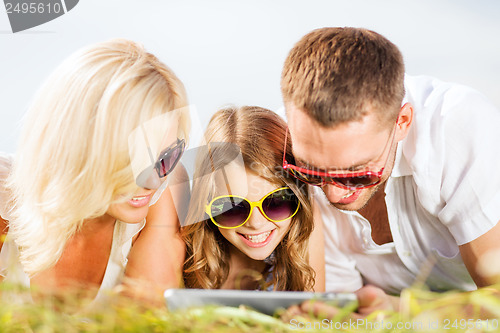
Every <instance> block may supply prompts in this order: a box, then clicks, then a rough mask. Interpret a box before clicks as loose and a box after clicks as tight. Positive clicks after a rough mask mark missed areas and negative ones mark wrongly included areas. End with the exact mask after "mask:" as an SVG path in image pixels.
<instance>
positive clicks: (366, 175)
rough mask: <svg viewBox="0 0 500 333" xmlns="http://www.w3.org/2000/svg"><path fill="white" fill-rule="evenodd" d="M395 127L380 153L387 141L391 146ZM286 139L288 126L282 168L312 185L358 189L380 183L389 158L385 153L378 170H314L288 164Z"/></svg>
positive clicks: (286, 137) (286, 135) (286, 136)
mask: <svg viewBox="0 0 500 333" xmlns="http://www.w3.org/2000/svg"><path fill="white" fill-rule="evenodd" d="M396 125H397V121H396ZM395 129H396V126H394V129H393V130H392V131H393V133H392V140H391V139H390V141H387V143H386V147H385V148H384V151H383V152H382V154H384V153H385V151H386V149H387V145H388V144H389V142H390V145H389V147H392V144H393V143H394V138H395V133H396V130H395ZM389 138H391V136H389ZM287 139H288V128H287V130H286V134H285V147H284V148H283V169H284V170H286V171H287V172H288V173H289V174H291V175H292V176H294V177H295V178H297V179H298V180H300V181H303V182H304V183H307V184H310V185H314V186H325V185H327V184H332V185H335V186H338V187H340V188H343V189H348V190H358V189H361V188H368V187H372V186H375V185H377V184H380V182H381V180H382V173H383V172H384V169H385V166H386V164H387V161H388V160H389V155H390V154H387V157H386V160H385V162H384V166H383V167H382V169H380V171H378V172H373V171H358V172H348V173H336V172H323V171H316V170H311V169H306V168H301V167H299V166H296V165H293V164H290V163H288V162H287V161H286V158H285V156H286V143H287ZM381 156H383V155H381Z"/></svg>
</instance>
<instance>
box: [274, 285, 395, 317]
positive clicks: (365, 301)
mask: <svg viewBox="0 0 500 333" xmlns="http://www.w3.org/2000/svg"><path fill="white" fill-rule="evenodd" d="M356 296H357V298H358V309H357V311H356V312H352V313H351V314H349V317H350V318H352V319H358V318H364V317H366V316H368V315H369V314H370V313H372V312H374V311H377V310H386V311H393V310H397V304H398V299H399V298H398V297H394V296H389V295H387V294H386V293H385V292H384V291H383V290H382V289H380V288H378V287H375V286H371V285H367V286H364V287H362V288H361V289H359V290H358V291H356ZM339 311H341V309H339V308H337V307H335V306H332V305H329V304H327V303H324V302H318V301H306V302H304V303H302V304H301V305H295V306H292V307H290V308H289V309H288V310H287V312H286V314H285V315H284V317H285V320H286V318H293V317H296V316H301V317H306V318H307V317H310V315H312V316H314V317H322V318H328V319H333V318H334V317H335V316H336V315H337V314H338V313H339ZM349 317H348V318H349ZM348 318H345V319H348Z"/></svg>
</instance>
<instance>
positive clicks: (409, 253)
mask: <svg viewBox="0 0 500 333" xmlns="http://www.w3.org/2000/svg"><path fill="white" fill-rule="evenodd" d="M403 254H404V255H405V256H407V257H411V252H409V251H405V252H404V253H403Z"/></svg>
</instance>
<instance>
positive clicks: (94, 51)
mask: <svg viewBox="0 0 500 333" xmlns="http://www.w3.org/2000/svg"><path fill="white" fill-rule="evenodd" d="M186 105H187V99H186V95H185V90H184V87H183V85H182V83H181V82H180V81H179V79H178V78H177V77H176V76H175V74H174V73H173V72H172V71H171V70H170V69H168V68H167V67H166V66H165V65H164V64H163V63H161V62H160V61H159V60H158V59H157V58H156V57H155V56H153V55H152V54H150V53H147V52H146V51H145V50H144V49H143V48H142V47H141V46H140V45H138V44H136V43H133V42H131V41H126V40H112V41H109V42H105V43H101V44H96V45H93V46H91V47H88V48H86V49H83V50H81V51H79V52H77V53H75V54H74V55H72V56H71V57H70V58H69V59H67V60H66V61H65V62H64V63H63V64H62V65H61V66H59V67H58V68H57V70H56V71H55V72H54V73H53V74H52V75H51V76H50V77H49V79H48V80H47V82H46V83H45V84H44V86H43V87H42V89H41V91H40V92H39V93H38V95H37V97H36V98H35V100H34V102H33V105H32V106H31V108H30V110H29V111H28V114H27V116H26V118H25V123H24V129H23V132H22V135H21V140H20V144H19V148H18V151H17V154H16V155H15V158H13V159H12V158H11V157H9V156H6V155H5V154H3V155H2V156H0V231H1V232H2V234H3V237H2V239H0V248H1V252H0V275H2V276H3V277H4V279H5V280H6V281H10V282H13V283H17V284H23V285H25V286H37V287H38V288H37V289H39V290H43V291H48V292H58V291H61V290H67V289H68V288H73V287H78V288H82V289H91V290H92V291H91V292H90V296H91V298H97V299H98V298H100V297H101V296H102V295H103V291H104V290H106V289H110V288H113V287H114V286H117V285H118V284H119V283H120V282H121V281H122V278H123V275H125V276H127V277H130V278H134V279H138V280H141V281H144V282H146V283H147V285H148V288H149V290H154V291H162V290H164V289H165V288H167V287H176V286H178V285H179V283H180V281H181V280H180V276H181V275H180V274H181V268H182V262H183V261H184V253H185V250H184V243H183V242H182V240H181V239H180V237H179V234H178V219H177V214H176V210H175V208H174V207H173V199H172V195H173V193H170V191H168V190H167V191H165V192H164V193H163V194H161V193H159V192H158V193H157V190H158V188H159V187H160V186H161V185H162V182H164V181H165V179H166V176H167V175H168V174H169V173H171V172H172V171H173V168H174V167H175V165H176V164H177V162H178V160H179V158H180V156H181V155H182V152H183V150H184V147H185V145H186V140H187V133H188V131H189V115H188V113H187V112H185V110H184V109H182V108H184V107H186ZM174 110H176V111H174ZM179 110H180V111H179ZM183 110H184V111H183ZM151 124H153V125H158V124H159V125H161V126H151ZM141 147H142V148H141ZM141 149H142V151H141ZM150 159H153V160H152V161H151V160H150ZM150 164H152V167H149V165H150ZM142 169H144V170H142ZM144 171H147V172H144ZM160 194H161V196H160ZM154 200H158V203H157V204H156V205H154V206H152V208H151V209H149V205H150V204H153V201H154ZM147 214H148V217H147V223H146V220H145V218H146V215H147ZM7 232H8V234H7ZM5 234H7V237H6V238H5ZM5 239H6V241H5V242H4V243H3V245H2V242H1V241H2V240H5ZM0 279H1V276H0ZM93 287H94V288H93Z"/></svg>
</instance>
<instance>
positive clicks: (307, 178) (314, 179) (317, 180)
mask: <svg viewBox="0 0 500 333" xmlns="http://www.w3.org/2000/svg"><path fill="white" fill-rule="evenodd" d="M287 170H288V172H289V173H290V174H291V175H292V176H294V177H295V178H297V179H298V180H300V181H303V182H304V183H308V184H311V185H321V184H323V179H322V178H321V177H318V176H311V175H308V174H306V173H302V172H300V171H297V170H294V169H287Z"/></svg>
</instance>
